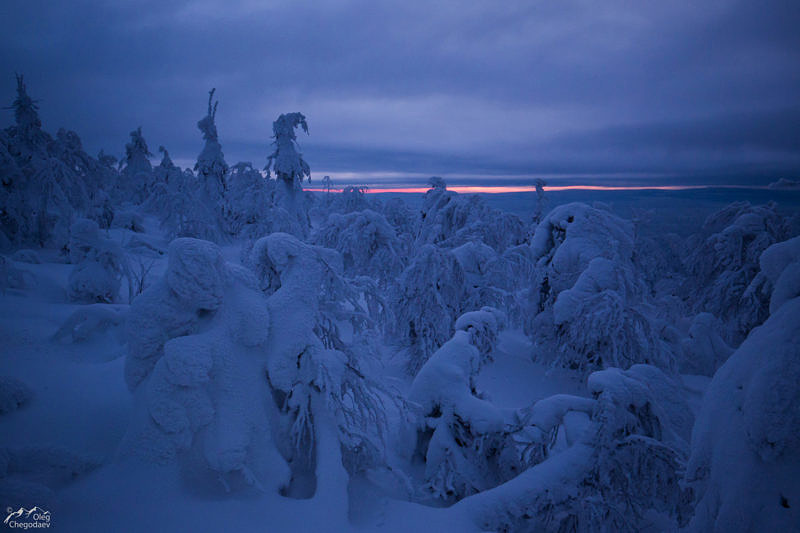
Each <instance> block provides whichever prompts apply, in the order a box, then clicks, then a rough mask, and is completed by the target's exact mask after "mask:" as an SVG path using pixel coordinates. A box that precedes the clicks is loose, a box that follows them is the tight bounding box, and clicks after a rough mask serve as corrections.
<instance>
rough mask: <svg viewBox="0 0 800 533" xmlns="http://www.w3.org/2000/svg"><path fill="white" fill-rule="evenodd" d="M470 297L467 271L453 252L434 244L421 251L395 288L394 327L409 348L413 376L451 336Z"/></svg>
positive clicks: (393, 301) (424, 247)
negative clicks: (466, 279) (465, 274)
mask: <svg viewBox="0 0 800 533" xmlns="http://www.w3.org/2000/svg"><path fill="white" fill-rule="evenodd" d="M466 296H467V289H466V281H465V277H464V270H463V269H462V268H461V265H460V264H459V263H458V261H457V260H456V258H455V256H454V255H453V254H452V252H449V251H447V250H442V249H440V248H438V247H436V246H433V245H431V244H428V245H425V246H423V247H422V248H420V250H419V252H418V253H417V255H416V257H414V259H413V260H412V261H411V263H410V264H409V265H408V267H406V269H405V270H404V271H403V273H402V274H401V275H400V278H399V279H398V282H397V285H396V286H395V288H394V294H393V298H392V307H393V309H394V316H395V321H394V324H391V325H390V327H392V329H393V333H394V334H395V335H396V336H397V337H398V338H399V340H400V342H401V344H402V345H403V346H404V347H406V348H407V349H408V371H409V373H410V374H411V375H415V374H416V373H417V372H418V371H419V369H420V368H422V365H424V364H425V361H427V360H428V358H429V357H430V356H431V354H433V353H434V352H435V351H436V350H437V349H438V348H439V347H440V346H441V345H442V344H444V343H445V342H446V341H447V340H448V339H449V338H450V337H451V335H452V333H453V324H454V323H455V319H456V318H457V317H458V316H459V315H461V313H462V312H463V311H464V310H465V309H464V307H463V305H464V301H465V299H466Z"/></svg>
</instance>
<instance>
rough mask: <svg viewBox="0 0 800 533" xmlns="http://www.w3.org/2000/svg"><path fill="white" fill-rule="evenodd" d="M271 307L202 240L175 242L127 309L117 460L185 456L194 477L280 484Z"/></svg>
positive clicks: (282, 464) (230, 483)
mask: <svg viewBox="0 0 800 533" xmlns="http://www.w3.org/2000/svg"><path fill="white" fill-rule="evenodd" d="M269 319H270V317H269V313H268V310H267V307H266V305H265V302H264V297H263V295H262V294H261V292H260V291H259V290H258V288H257V285H256V281H255V279H254V278H253V277H252V274H249V273H248V272H246V271H245V270H243V269H241V268H236V267H233V266H232V265H228V264H226V263H225V262H224V261H223V259H222V255H221V253H220V250H219V248H218V247H217V246H216V245H214V244H212V243H210V242H207V241H199V240H195V239H176V240H175V241H173V242H172V244H171V245H170V255H169V265H168V267H167V272H166V274H165V276H164V278H163V279H162V280H160V281H159V282H157V283H156V284H154V285H152V286H151V287H149V288H148V289H147V290H145V292H144V294H142V296H140V297H139V298H137V299H136V300H135V301H134V304H133V306H132V308H131V313H130V319H129V325H128V331H129V334H128V335H129V350H130V351H129V354H128V358H127V359H126V366H125V370H126V379H127V382H128V386H129V387H130V388H131V389H132V390H133V391H135V392H136V407H135V410H134V416H133V418H132V421H131V424H130V428H129V430H128V433H127V435H126V437H125V439H124V441H123V445H122V454H123V456H136V457H141V458H143V459H145V460H147V461H155V462H160V463H164V462H170V461H174V460H175V459H176V458H179V457H180V458H182V460H181V464H182V468H183V469H184V471H185V473H186V474H187V475H189V476H190V477H191V478H192V479H193V480H194V482H195V483H196V482H198V481H199V480H202V479H203V476H208V475H212V476H215V477H216V479H214V477H211V478H210V479H207V480H206V481H205V482H206V483H212V482H213V483H216V482H217V480H218V481H219V483H221V488H225V490H231V489H232V488H233V489H239V488H247V487H248V486H254V487H257V488H261V489H264V488H266V487H270V488H271V489H272V490H277V489H278V488H280V487H281V486H282V485H283V484H284V483H286V482H287V481H288V474H289V468H288V466H287V464H286V461H285V460H284V459H283V458H282V457H281V455H280V454H279V452H278V448H277V446H276V444H275V442H274V440H273V438H272V432H271V427H270V420H273V419H274V418H275V416H276V415H277V412H276V409H275V407H274V404H273V402H272V399H271V396H270V391H269V387H268V382H267V380H266V377H265V373H264V372H265V369H266V367H267V356H268V354H269V351H268V350H267V349H266V348H267V342H268V339H269V336H270V333H269V332H270V330H269Z"/></svg>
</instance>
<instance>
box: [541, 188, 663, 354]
mask: <svg viewBox="0 0 800 533" xmlns="http://www.w3.org/2000/svg"><path fill="white" fill-rule="evenodd" d="M633 243H634V239H633V228H632V225H631V224H630V223H629V222H626V221H624V220H622V219H620V218H618V217H616V216H614V215H612V214H611V213H608V212H606V211H601V210H599V209H595V208H593V207H589V206H587V205H585V204H579V203H572V204H566V205H561V206H558V207H556V208H555V209H553V210H552V211H551V212H550V213H549V214H548V215H547V216H546V217H545V218H544V220H543V221H542V222H541V223H540V224H539V226H538V227H537V228H536V232H535V234H534V237H533V241H532V243H531V250H532V253H533V256H534V258H535V260H536V273H535V277H534V279H533V283H532V287H531V290H530V292H529V296H530V302H529V306H530V309H531V311H532V312H533V313H534V316H533V319H532V320H531V321H530V322H528V324H527V325H526V326H527V327H526V331H527V332H528V334H530V335H532V336H533V337H534V338H535V339H536V341H537V343H538V344H539V345H540V354H541V355H540V357H544V358H545V359H547V360H548V362H550V363H553V364H558V365H560V366H565V367H570V368H577V369H592V368H603V367H605V366H620V367H623V368H627V367H628V366H630V365H632V364H635V363H652V364H655V365H657V366H659V367H661V368H665V369H671V368H672V367H673V364H674V361H673V360H672V355H671V353H670V351H669V349H668V346H667V345H666V343H665V342H664V341H663V339H662V338H661V329H662V325H661V323H660V321H659V320H658V319H657V317H656V316H655V312H654V310H653V309H652V307H651V305H650V303H649V300H648V290H647V287H646V285H645V283H644V281H643V280H642V279H641V278H640V277H639V275H638V274H637V272H636V270H635V268H634V265H633V261H632V257H633Z"/></svg>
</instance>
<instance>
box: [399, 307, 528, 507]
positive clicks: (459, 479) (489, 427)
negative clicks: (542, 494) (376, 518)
mask: <svg viewBox="0 0 800 533" xmlns="http://www.w3.org/2000/svg"><path fill="white" fill-rule="evenodd" d="M502 327H503V319H502V314H500V313H498V312H497V310H496V309H493V308H490V307H486V308H484V309H482V310H481V311H473V312H470V313H466V314H465V315H462V316H461V317H459V319H458V321H457V326H456V332H455V335H454V336H453V337H452V338H451V339H450V340H449V341H447V342H446V343H444V345H442V347H441V348H439V349H438V350H437V351H436V352H435V353H434V354H433V355H432V356H431V358H430V359H429V360H428V361H427V362H426V363H425V364H424V365H423V367H422V368H421V369H420V371H419V374H417V376H416V377H415V378H414V381H413V383H412V384H411V390H410V392H409V400H411V401H412V402H414V403H415V404H416V405H418V406H419V408H420V409H421V414H422V418H421V420H420V423H419V428H418V432H419V436H418V438H417V450H416V454H417V457H418V459H419V460H420V461H422V462H424V465H425V473H424V481H423V487H422V489H423V495H422V497H423V498H433V499H437V500H442V501H445V502H453V501H457V500H459V499H461V498H463V497H465V496H469V495H471V494H474V493H476V492H480V491H482V490H486V489H488V488H491V487H493V486H496V485H498V484H500V483H501V482H503V481H506V480H507V479H509V478H511V477H513V475H515V474H516V473H518V472H519V471H520V469H521V466H522V465H521V464H520V463H519V461H518V460H517V457H516V453H515V452H514V445H513V443H512V442H511V436H510V434H509V433H508V432H507V431H506V423H505V422H506V421H505V416H504V413H503V411H502V410H501V409H498V408H497V407H495V406H494V405H492V403H491V402H490V401H488V400H487V399H486V398H484V397H483V395H481V394H480V393H479V392H478V391H477V387H476V380H477V376H478V373H479V371H480V368H481V364H482V363H483V362H484V360H485V359H486V357H487V356H488V354H489V353H490V352H491V351H492V349H493V348H494V345H495V342H496V339H497V333H498V330H499V329H500V328H502Z"/></svg>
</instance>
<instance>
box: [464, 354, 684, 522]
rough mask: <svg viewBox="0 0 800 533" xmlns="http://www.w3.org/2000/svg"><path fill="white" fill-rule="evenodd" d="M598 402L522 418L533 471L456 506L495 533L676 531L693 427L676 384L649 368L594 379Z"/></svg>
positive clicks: (555, 404) (571, 399) (559, 404)
mask: <svg viewBox="0 0 800 533" xmlns="http://www.w3.org/2000/svg"><path fill="white" fill-rule="evenodd" d="M589 390H590V391H591V392H592V394H593V395H594V399H587V398H580V397H575V396H569V395H556V396H552V397H549V398H545V399H543V400H540V401H538V402H536V403H535V404H534V405H533V406H531V407H530V408H529V409H526V410H522V411H521V413H520V414H519V415H518V416H519V418H520V425H521V426H523V428H525V429H526V430H527V431H526V433H525V435H527V436H528V438H529V440H530V442H529V446H530V447H533V448H534V450H537V452H536V453H535V454H534V455H535V456H536V455H538V458H536V457H535V458H534V460H535V461H537V462H536V464H535V466H533V467H531V468H529V469H528V470H526V471H525V472H523V473H522V474H520V475H519V476H518V477H516V478H515V479H513V480H511V481H509V482H507V483H505V484H503V485H500V486H499V487H497V488H495V489H492V490H489V491H486V492H484V493H482V494H477V495H475V496H472V497H470V498H467V499H465V500H463V501H462V502H460V503H459V504H457V507H460V508H463V509H464V510H467V512H468V513H469V514H470V515H471V516H472V517H473V518H474V519H475V520H476V522H477V523H478V525H479V526H480V527H482V528H483V529H485V530H492V531H554V532H555V531H640V530H642V529H644V528H647V527H655V528H656V529H658V530H675V529H677V528H678V527H679V526H681V525H683V524H685V523H686V521H687V519H688V517H689V514H690V512H691V505H690V498H691V492H690V491H688V490H686V489H684V488H682V487H681V485H680V481H681V475H682V466H683V461H684V458H685V455H686V450H687V444H686V439H687V438H688V433H689V431H690V428H691V417H690V415H689V409H688V406H687V405H686V404H685V402H684V401H683V399H682V396H681V392H680V387H679V385H677V384H676V383H674V382H673V381H672V380H670V378H668V377H667V376H666V375H665V374H663V373H662V372H661V371H660V370H658V369H657V368H655V367H652V366H650V365H635V366H633V367H631V368H630V369H629V370H627V371H623V370H620V369H616V368H610V369H607V370H604V371H600V372H596V373H594V374H592V375H591V376H590V377H589Z"/></svg>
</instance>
